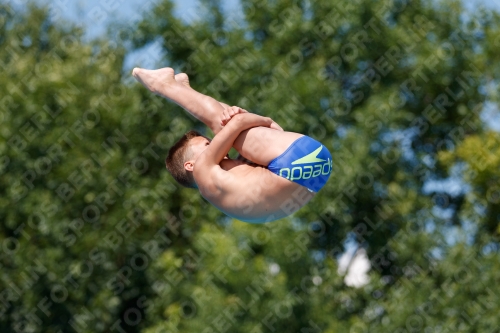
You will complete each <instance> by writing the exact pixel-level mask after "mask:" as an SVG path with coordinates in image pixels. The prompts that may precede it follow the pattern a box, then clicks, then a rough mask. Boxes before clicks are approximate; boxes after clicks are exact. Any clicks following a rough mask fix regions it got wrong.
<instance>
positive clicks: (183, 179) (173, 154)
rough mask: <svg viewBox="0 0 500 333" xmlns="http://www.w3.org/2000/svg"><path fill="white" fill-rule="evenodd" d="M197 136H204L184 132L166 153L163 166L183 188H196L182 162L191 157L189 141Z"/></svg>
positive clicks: (193, 131)
mask: <svg viewBox="0 0 500 333" xmlns="http://www.w3.org/2000/svg"><path fill="white" fill-rule="evenodd" d="M197 136H204V135H202V134H201V133H200V132H198V131H195V130H191V131H189V132H186V133H185V134H184V135H183V136H182V137H181V138H180V139H179V140H178V141H177V142H176V143H175V144H174V145H173V146H172V148H170V150H169V151H168V156H167V158H166V159H165V166H166V168H167V170H168V172H170V174H171V175H172V177H174V179H175V180H176V181H177V182H178V183H179V184H181V185H182V186H185V187H190V188H196V183H195V181H194V178H193V173H192V172H190V171H187V170H186V169H184V162H186V161H187V160H188V159H189V158H190V157H191V156H190V155H191V153H190V152H189V140H191V139H192V138H195V137H197Z"/></svg>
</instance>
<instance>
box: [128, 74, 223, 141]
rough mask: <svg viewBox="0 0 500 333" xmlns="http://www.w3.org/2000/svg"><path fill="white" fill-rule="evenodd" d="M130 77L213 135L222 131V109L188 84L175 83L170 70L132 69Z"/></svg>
mask: <svg viewBox="0 0 500 333" xmlns="http://www.w3.org/2000/svg"><path fill="white" fill-rule="evenodd" d="M132 75H133V76H134V77H135V78H136V79H137V81H139V82H140V83H142V84H143V85H144V86H145V87H146V88H148V89H149V90H150V91H151V92H153V93H155V94H157V95H159V96H162V97H164V98H167V99H169V100H171V101H172V102H174V103H176V104H177V105H179V106H181V107H182V108H184V109H185V110H186V111H188V112H189V113H190V114H191V115H193V116H194V117H195V118H196V119H198V120H200V121H201V122H203V123H204V124H205V125H207V126H208V127H210V129H211V130H212V131H213V132H214V133H218V132H219V131H220V130H221V129H222V125H221V124H220V117H221V113H222V111H223V110H224V107H223V106H222V105H221V104H220V103H219V102H217V101H216V100H215V99H213V98H212V97H210V96H207V95H203V94H201V93H199V92H197V91H196V90H194V89H192V88H191V87H189V84H187V85H186V84H185V83H186V82H177V81H176V80H175V76H174V70H173V69H172V68H161V69H156V70H147V69H141V68H134V70H133V71H132ZM180 81H182V80H180Z"/></svg>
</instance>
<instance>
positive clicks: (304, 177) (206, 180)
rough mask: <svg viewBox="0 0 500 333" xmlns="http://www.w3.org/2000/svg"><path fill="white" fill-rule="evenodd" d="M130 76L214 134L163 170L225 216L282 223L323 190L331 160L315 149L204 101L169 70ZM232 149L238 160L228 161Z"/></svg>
mask: <svg viewBox="0 0 500 333" xmlns="http://www.w3.org/2000/svg"><path fill="white" fill-rule="evenodd" d="M132 75H133V76H134V77H135V78H136V79H137V80H138V81H139V82H140V83H142V84H143V85H144V86H145V87H146V88H148V89H149V90H150V91H151V92H153V93H155V94H157V95H160V96H162V97H164V98H167V99H169V100H171V101H173V102H174V103H176V104H178V105H179V106H181V107H182V108H184V109H185V110H186V111H188V112H189V113H190V114H192V115H193V116H194V117H195V118H197V119H199V120H200V121H202V122H203V123H205V125H207V126H208V127H210V129H211V130H212V131H213V132H214V134H215V137H214V138H213V139H212V140H210V139H209V138H207V137H205V136H203V135H202V134H200V133H198V132H196V131H189V132H187V133H186V134H184V135H183V136H182V137H181V139H180V140H179V141H178V142H177V143H176V144H175V145H174V146H173V147H172V148H171V149H170V151H169V153H168V157H167V159H166V161H165V162H166V167H167V169H168V171H169V172H170V174H171V175H172V176H173V177H174V179H175V180H176V181H177V182H178V183H179V184H181V185H183V186H186V187H191V188H197V189H198V190H199V191H200V194H201V195H202V196H203V197H204V198H205V199H207V200H208V201H209V202H210V203H211V204H213V205H214V206H215V207H217V208H218V209H220V210H221V211H222V212H224V213H225V214H227V215H228V216H230V217H233V218H236V219H238V220H241V221H245V222H250V223H262V222H270V221H274V220H277V219H281V218H283V217H286V216H288V215H290V214H293V213H294V212H296V211H297V210H299V209H300V208H301V207H302V206H304V205H305V204H306V203H308V202H309V201H310V200H311V199H312V198H313V196H314V195H315V193H316V192H318V191H319V190H320V189H321V188H322V187H323V185H325V183H326V182H327V180H328V177H329V176H330V173H331V170H332V156H331V154H330V153H329V152H328V150H327V149H326V147H325V146H323V145H322V144H321V143H319V142H318V141H316V140H314V139H312V138H310V137H308V136H305V135H303V134H300V133H294V132H285V131H283V129H282V128H281V127H280V126H279V125H278V124H276V123H275V122H274V121H273V120H272V119H271V118H268V117H262V116H259V115H256V114H252V113H249V112H247V111H246V110H243V109H241V108H239V107H234V106H233V107H229V106H227V105H226V104H223V103H220V102H218V101H216V100H215V99H213V98H211V97H209V96H206V95H203V94H201V93H199V92H197V91H195V90H194V89H192V88H191V87H190V85H189V79H188V76H187V75H186V74H184V73H181V74H177V75H175V73H174V70H173V69H172V68H162V69H157V70H146V69H141V68H135V69H134V70H133V72H132ZM231 147H234V148H235V149H236V150H237V151H238V152H239V153H240V156H241V157H243V158H240V157H238V158H237V159H230V158H229V156H228V155H227V154H228V152H229V150H230V149H231ZM250 161H251V162H250Z"/></svg>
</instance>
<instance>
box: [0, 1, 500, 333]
mask: <svg viewBox="0 0 500 333" xmlns="http://www.w3.org/2000/svg"><path fill="white" fill-rule="evenodd" d="M241 5H242V8H243V13H244V20H239V19H235V17H233V16H231V15H226V14H225V13H224V11H223V10H222V8H221V4H220V3H219V2H218V1H208V0H207V1H202V2H200V8H199V13H202V14H200V15H199V16H198V19H196V20H193V21H191V22H186V21H183V20H181V19H180V18H178V17H176V16H175V15H174V14H173V6H174V4H173V3H172V2H171V1H159V2H158V3H157V4H156V5H155V7H154V8H153V9H151V10H150V11H149V12H147V13H144V18H143V20H142V21H141V22H139V23H138V24H137V25H136V26H127V25H121V24H120V23H119V22H117V23H115V24H114V25H112V26H111V27H110V30H109V31H110V36H111V35H112V36H119V41H120V43H117V42H116V40H113V38H112V37H108V38H107V39H106V38H101V39H95V40H92V41H90V42H87V41H85V40H84V39H83V38H82V36H83V33H84V32H83V31H82V30H81V29H78V28H75V27H72V26H70V25H64V24H61V23H59V22H53V21H51V20H50V17H49V15H48V12H47V10H46V9H41V8H38V7H36V6H30V7H28V8H27V9H25V10H23V11H21V12H20V11H14V10H13V8H12V7H11V6H8V5H2V6H1V7H0V13H1V19H0V23H1V24H0V29H1V33H0V65H1V67H2V73H3V75H2V76H0V87H1V89H0V91H3V92H4V94H3V95H2V96H0V119H1V120H2V121H1V123H0V134H1V138H2V139H1V140H0V151H1V155H0V175H1V178H0V183H1V186H0V191H2V195H1V196H0V207H1V208H0V217H1V221H2V223H1V224H0V230H1V232H0V245H1V250H2V252H1V253H2V254H1V257H0V264H1V267H2V270H1V279H0V300H1V302H0V311H1V312H0V313H1V316H0V330H1V331H2V332H115V331H116V332H147V333H152V332H204V333H209V332H251V333H254V332H255V333H256V332H275V331H279V332H338V331H340V332H344V331H349V332H387V331H393V332H414V331H426V332H446V331H454V332H455V331H464V332H495V331H496V330H497V328H498V326H500V322H499V320H498V318H497V313H498V311H499V302H498V296H497V295H498V293H499V291H500V290H499V287H498V286H497V284H496V283H495V282H496V281H497V280H498V276H499V274H500V273H499V256H498V250H499V248H498V246H499V245H498V233H499V231H500V230H499V216H500V215H499V212H500V208H499V207H500V206H499V204H500V190H499V176H500V173H499V172H500V171H499V170H500V168H499V164H500V160H499V158H498V156H499V155H498V154H499V153H500V151H499V135H498V132H495V131H492V130H491V124H489V123H488V122H487V121H484V119H485V114H487V113H488V112H493V113H495V112H496V110H497V105H498V104H497V102H498V101H497V98H498V97H497V96H496V92H497V90H498V82H497V81H498V79H497V77H498V75H499V67H498V65H497V64H498V61H496V60H497V58H498V57H499V55H498V52H496V51H497V50H498V46H499V45H498V44H499V43H500V33H499V32H500V31H499V26H498V24H499V22H500V21H499V16H498V13H497V12H495V11H486V10H478V11H475V12H474V13H471V12H467V11H465V10H464V9H463V7H462V5H461V3H460V2H458V1H439V2H432V1H419V0H414V1H379V2H373V1H368V0H356V1H344V0H342V1H336V2H334V3H332V2H331V1H326V0H316V1H280V0H277V1H272V2H265V1H245V0H244V1H241ZM115 39H116V38H115ZM152 42H159V43H161V45H162V47H163V51H164V54H165V58H164V59H163V60H162V62H161V64H159V66H172V67H174V68H175V69H176V70H177V71H179V72H181V71H182V72H186V73H187V74H188V75H189V76H190V78H191V84H192V86H193V87H194V88H196V89H198V90H200V91H202V92H204V93H206V94H208V95H211V96H213V97H215V98H217V99H220V100H223V101H225V102H227V103H229V104H233V105H239V106H242V107H244V108H246V109H248V110H251V111H252V112H256V113H260V114H265V115H267V116H270V117H272V118H273V119H275V120H276V121H277V122H278V123H280V124H281V125H282V127H284V128H285V130H289V131H296V132H302V133H304V134H307V135H309V136H311V137H314V138H316V139H318V140H320V141H321V142H323V143H324V144H325V145H326V146H327V147H328V148H329V149H330V150H331V151H332V153H333V155H334V157H335V170H334V173H333V174H332V176H331V179H330V180H329V182H328V184H327V185H326V186H325V188H323V189H322V191H321V192H320V195H318V196H316V197H315V199H314V200H313V201H312V202H311V203H310V204H309V205H308V206H307V207H304V208H303V209H302V210H300V211H299V212H298V213H297V214H295V215H294V216H292V217H290V218H287V219H285V220H283V221H278V222H274V223H269V224H265V225H250V224H245V223H242V222H238V221H232V220H231V219H228V218H227V217H225V216H223V215H222V214H221V213H220V212H218V211H217V210H216V209H215V208H213V207H211V206H210V205H208V204H207V203H206V202H205V201H204V200H203V199H202V198H201V197H200V196H199V195H198V194H196V192H194V191H192V190H187V189H182V188H179V187H178V186H177V184H175V182H174V181H173V180H172V178H171V177H170V176H169V175H168V174H167V173H166V172H165V171H164V166H163V165H164V164H163V160H164V157H165V155H166V152H167V151H168V148H169V147H170V146H171V144H172V143H173V142H175V140H176V139H177V138H178V137H179V136H180V135H181V134H182V133H184V132H185V131H187V130H188V129H190V128H193V127H196V128H198V129H201V130H203V129H202V127H200V124H199V123H196V122H194V120H193V119H192V118H190V117H189V116H187V115H186V114H185V112H184V111H183V110H181V109H180V108H178V107H176V106H174V105H172V104H170V103H168V102H167V101H164V100H162V99H160V98H159V97H156V96H153V95H152V94H151V93H149V92H148V91H146V90H145V89H143V88H142V87H141V86H138V85H134V84H130V82H131V81H130V73H122V69H123V66H124V61H125V56H126V55H127V54H128V53H130V52H133V51H137V50H140V49H141V48H143V47H145V46H147V45H149V44H150V43H152ZM207 134H208V133H207ZM347 244H351V245H350V247H351V250H352V251H351V252H355V253H357V254H360V253H361V254H362V253H366V255H367V257H368V258H369V260H370V262H369V263H370V267H371V270H370V272H369V280H366V281H358V283H355V284H354V286H356V287H354V286H353V284H352V283H346V281H347V280H346V279H344V274H345V273H344V272H345V271H346V270H347V271H349V269H346V267H345V266H346V265H340V264H339V261H338V260H336V259H339V257H340V256H341V255H342V254H343V253H344V252H345V251H346V246H347ZM344 258H345V257H344ZM353 258H355V257H353ZM354 260H355V259H352V260H351V266H352V265H353V261H354ZM340 266H342V267H340Z"/></svg>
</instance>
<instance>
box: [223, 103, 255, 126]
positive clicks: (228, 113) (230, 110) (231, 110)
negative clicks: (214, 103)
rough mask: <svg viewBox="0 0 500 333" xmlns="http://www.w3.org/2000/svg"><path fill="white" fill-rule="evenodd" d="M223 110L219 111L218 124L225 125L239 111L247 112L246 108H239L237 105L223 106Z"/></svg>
mask: <svg viewBox="0 0 500 333" xmlns="http://www.w3.org/2000/svg"><path fill="white" fill-rule="evenodd" d="M223 107H224V110H223V111H222V113H221V118H220V124H221V125H222V126H225V125H226V124H227V123H228V122H229V121H230V120H231V118H233V117H234V116H235V115H237V114H239V113H248V111H247V110H245V109H242V108H240V107H239V106H224V105H223Z"/></svg>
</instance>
